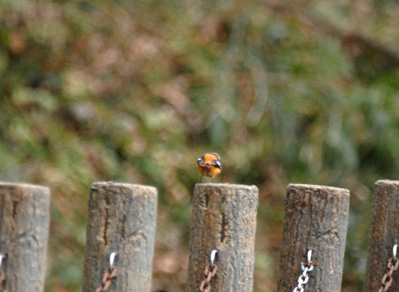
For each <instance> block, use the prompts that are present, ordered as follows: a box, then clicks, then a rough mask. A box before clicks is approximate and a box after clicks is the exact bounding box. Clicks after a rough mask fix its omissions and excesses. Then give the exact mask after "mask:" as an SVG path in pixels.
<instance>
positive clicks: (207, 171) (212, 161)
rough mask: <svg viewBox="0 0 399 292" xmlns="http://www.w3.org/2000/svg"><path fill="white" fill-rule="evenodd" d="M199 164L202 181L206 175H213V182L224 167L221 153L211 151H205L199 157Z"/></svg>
mask: <svg viewBox="0 0 399 292" xmlns="http://www.w3.org/2000/svg"><path fill="white" fill-rule="evenodd" d="M197 165H198V169H199V171H200V172H201V179H200V182H201V181H202V177H203V176H204V175H205V176H209V177H211V178H212V182H213V178H214V177H215V176H217V175H218V174H219V173H220V172H221V170H220V168H221V167H222V163H221V162H220V156H219V154H217V153H211V152H209V153H205V154H203V155H202V156H201V157H200V158H198V160H197Z"/></svg>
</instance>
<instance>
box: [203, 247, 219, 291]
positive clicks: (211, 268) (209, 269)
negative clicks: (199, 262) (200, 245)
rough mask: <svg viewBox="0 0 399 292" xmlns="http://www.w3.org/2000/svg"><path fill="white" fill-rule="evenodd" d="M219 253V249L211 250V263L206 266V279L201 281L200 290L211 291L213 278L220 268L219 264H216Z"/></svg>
mask: <svg viewBox="0 0 399 292" xmlns="http://www.w3.org/2000/svg"><path fill="white" fill-rule="evenodd" d="M217 253H218V250H217V249H214V250H212V251H211V254H210V264H209V265H207V266H206V267H205V270H204V275H205V279H204V280H203V281H202V282H201V285H200V287H199V291H200V292H209V291H211V288H212V287H211V280H212V279H213V278H214V277H215V276H216V272H217V270H218V266H217V265H215V259H216V255H217Z"/></svg>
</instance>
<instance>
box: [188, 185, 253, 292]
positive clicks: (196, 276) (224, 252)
mask: <svg viewBox="0 0 399 292" xmlns="http://www.w3.org/2000/svg"><path fill="white" fill-rule="evenodd" d="M257 208H258V189H257V187H255V186H245V185H233V184H197V185H196V186H195V188H194V197H193V207H192V219H191V242H190V260H189V271H188V284H187V289H186V291H187V292H194V291H195V292H197V291H198V288H199V286H200V284H201V282H202V281H203V279H204V268H205V267H206V266H207V265H208V264H209V254H210V252H211V250H213V249H215V248H216V249H218V250H219V253H218V257H217V260H216V265H217V266H218V271H217V277H216V278H215V279H213V280H212V282H211V285H212V289H211V291H240V292H251V291H252V290H253V272H254V261H255V259H254V243H255V231H256V213H257Z"/></svg>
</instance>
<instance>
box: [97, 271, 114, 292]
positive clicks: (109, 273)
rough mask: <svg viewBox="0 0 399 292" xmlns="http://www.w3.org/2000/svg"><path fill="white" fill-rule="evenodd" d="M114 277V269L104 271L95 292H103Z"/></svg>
mask: <svg viewBox="0 0 399 292" xmlns="http://www.w3.org/2000/svg"><path fill="white" fill-rule="evenodd" d="M115 277H116V268H112V269H111V270H110V269H106V270H105V272H104V275H103V279H102V282H101V285H100V287H98V288H97V290H96V292H105V291H107V290H108V289H109V286H111V282H112V279H113V278H115Z"/></svg>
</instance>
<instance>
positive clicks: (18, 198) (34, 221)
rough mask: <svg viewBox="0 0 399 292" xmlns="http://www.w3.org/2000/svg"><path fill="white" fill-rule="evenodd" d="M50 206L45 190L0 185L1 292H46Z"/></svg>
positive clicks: (48, 193)
mask: <svg viewBox="0 0 399 292" xmlns="http://www.w3.org/2000/svg"><path fill="white" fill-rule="evenodd" d="M49 207H50V190H49V189H48V188H46V187H42V186H36V185H29V184H17V183H0V253H1V254H2V255H5V258H4V259H3V260H2V266H1V269H0V270H1V273H2V276H4V279H2V280H4V281H2V284H1V286H0V290H1V291H3V290H4V291H18V292H39V291H43V287H44V276H45V270H46V269H45V262H46V251H47V240H48V229H49V220H50V214H49Z"/></svg>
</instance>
